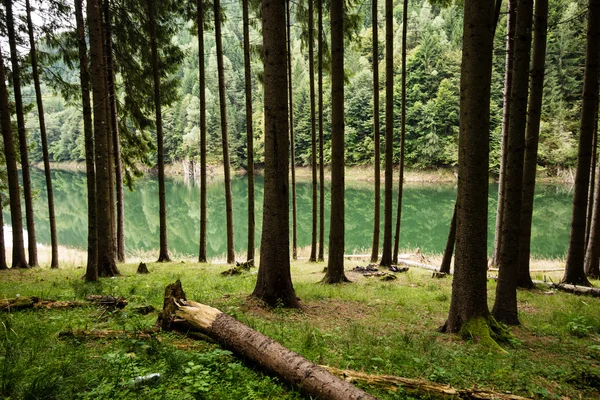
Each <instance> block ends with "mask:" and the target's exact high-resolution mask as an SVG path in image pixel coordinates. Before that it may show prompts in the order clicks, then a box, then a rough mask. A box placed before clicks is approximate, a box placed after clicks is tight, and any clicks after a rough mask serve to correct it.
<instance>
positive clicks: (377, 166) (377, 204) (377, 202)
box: [371, 0, 381, 262]
mask: <svg viewBox="0 0 600 400" xmlns="http://www.w3.org/2000/svg"><path fill="white" fill-rule="evenodd" d="M371 29H372V30H373V143H374V146H375V157H374V162H373V172H374V174H375V176H374V178H375V183H374V191H375V196H374V199H373V200H374V201H373V202H374V211H373V245H372V247H371V262H377V260H378V259H379V232H380V225H381V144H380V134H379V32H378V30H379V24H378V21H377V0H372V3H371Z"/></svg>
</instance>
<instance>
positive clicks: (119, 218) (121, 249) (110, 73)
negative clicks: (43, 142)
mask: <svg viewBox="0 0 600 400" xmlns="http://www.w3.org/2000/svg"><path fill="white" fill-rule="evenodd" d="M103 6H104V26H105V30H104V32H105V37H104V42H105V48H106V74H107V83H108V106H109V115H110V127H111V137H110V140H111V145H112V146H111V150H112V162H111V167H112V166H113V162H114V175H113V174H111V177H114V179H115V185H111V187H112V188H114V187H115V186H116V203H115V207H114V208H113V210H116V230H115V231H114V233H115V235H116V236H115V238H116V244H117V253H116V254H117V260H118V261H119V262H124V261H125V203H124V199H123V167H122V163H121V142H120V139H119V137H120V136H119V119H118V115H117V111H118V110H117V96H116V89H115V72H114V62H113V55H112V18H111V15H110V0H104V3H103ZM112 190H114V189H112ZM112 190H111V196H113V194H112ZM113 212H114V211H113Z"/></svg>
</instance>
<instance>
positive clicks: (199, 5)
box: [196, 0, 208, 263]
mask: <svg viewBox="0 0 600 400" xmlns="http://www.w3.org/2000/svg"><path fill="white" fill-rule="evenodd" d="M196 17H197V23H198V74H199V84H200V88H199V90H200V250H199V254H198V262H201V263H205V262H207V261H208V259H207V257H206V80H205V77H204V76H205V67H204V3H203V0H196Z"/></svg>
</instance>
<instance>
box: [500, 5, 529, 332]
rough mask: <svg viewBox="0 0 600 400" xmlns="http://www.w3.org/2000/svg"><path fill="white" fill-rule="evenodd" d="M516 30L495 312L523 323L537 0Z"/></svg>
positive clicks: (523, 10) (522, 9) (521, 12)
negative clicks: (522, 244)
mask: <svg viewBox="0 0 600 400" xmlns="http://www.w3.org/2000/svg"><path fill="white" fill-rule="evenodd" d="M516 14H517V28H516V30H515V54H514V71H513V81H512V89H511V99H510V122H509V126H508V154H507V156H506V170H505V174H506V176H505V178H504V179H505V185H506V188H505V193H504V196H505V199H504V201H505V203H504V207H505V208H504V215H503V216H502V217H503V221H502V247H501V249H500V260H499V263H498V266H499V271H498V285H497V286H496V300H495V302H494V307H493V308H492V315H493V316H494V317H495V318H496V319H497V320H499V321H501V322H504V323H505V324H508V325H519V317H518V312H517V273H518V270H519V268H518V265H519V239H520V231H521V206H522V203H523V157H524V154H525V129H526V126H527V95H528V88H529V61H530V54H531V21H532V18H533V0H519V2H518V4H517V10H516Z"/></svg>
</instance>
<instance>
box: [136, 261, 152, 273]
mask: <svg viewBox="0 0 600 400" xmlns="http://www.w3.org/2000/svg"><path fill="white" fill-rule="evenodd" d="M137 273H138V274H149V273H150V271H148V266H147V265H146V263H143V262H141V263H140V265H138V269H137Z"/></svg>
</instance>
